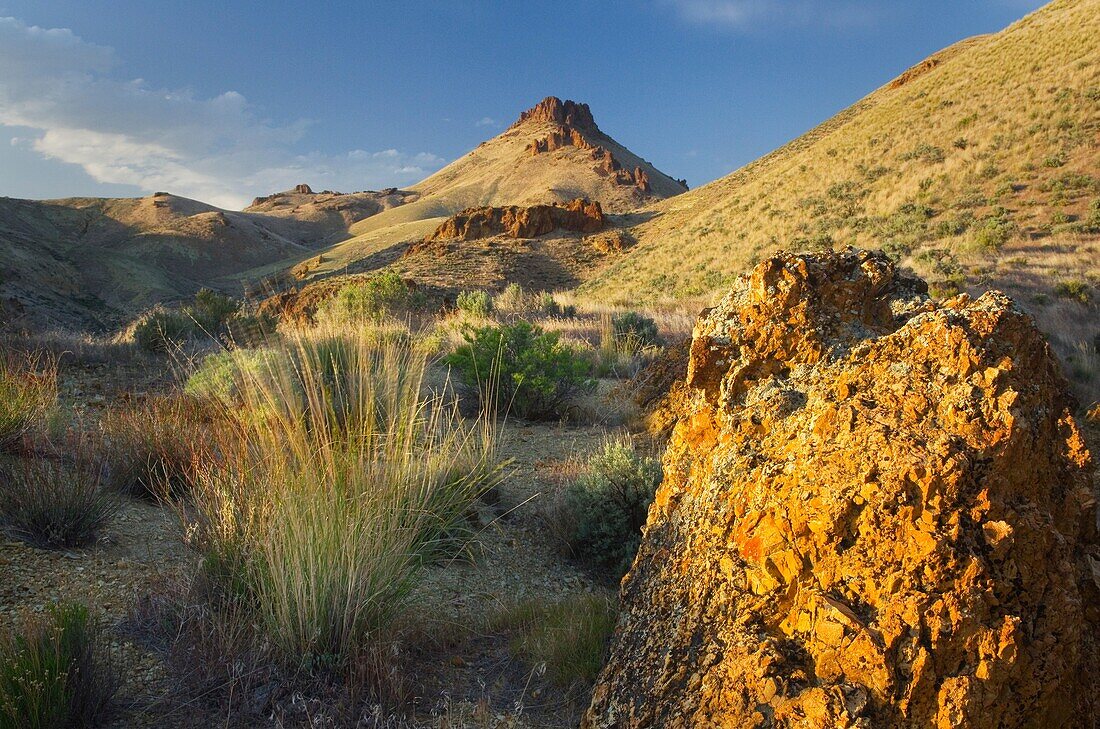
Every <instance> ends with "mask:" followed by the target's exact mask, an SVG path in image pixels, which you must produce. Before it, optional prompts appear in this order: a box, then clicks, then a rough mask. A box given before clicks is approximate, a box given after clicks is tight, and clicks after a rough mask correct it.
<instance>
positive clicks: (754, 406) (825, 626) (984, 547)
mask: <svg viewBox="0 0 1100 729" xmlns="http://www.w3.org/2000/svg"><path fill="white" fill-rule="evenodd" d="M924 290H925V287H924V286H923V284H922V283H921V282H920V281H919V280H917V279H915V278H910V277H907V276H905V275H902V274H900V273H899V272H898V271H896V270H895V268H894V266H893V265H892V264H891V262H890V261H889V259H888V258H886V256H884V255H882V254H879V253H867V252H862V251H855V250H851V249H849V250H848V251H846V252H844V253H839V254H827V255H789V254H779V255H776V256H775V257H773V258H770V259H768V260H766V261H764V262H763V263H761V264H760V265H758V266H757V267H756V268H755V269H754V270H753V271H752V273H751V274H750V275H748V276H746V277H742V278H741V279H740V280H739V281H738V283H737V284H736V285H735V287H734V289H733V291H732V292H731V293H730V294H729V295H727V296H726V298H725V299H724V300H723V301H722V302H721V303H720V304H719V305H718V306H717V307H715V308H714V309H712V310H709V311H708V312H704V315H703V317H702V318H701V319H700V320H699V322H698V323H697V324H696V327H695V332H694V337H693V342H692V345H691V355H690V360H689V364H688V376H687V388H686V389H687V392H686V393H685V394H684V397H685V403H684V404H683V409H682V410H681V413H682V414H681V417H680V420H679V422H678V424H677V425H676V428H675V431H674V433H673V437H672V441H671V443H670V445H669V450H668V452H667V454H666V457H665V464H664V466H665V481H664V483H663V484H662V485H661V487H660V489H659V491H658V493H657V496H656V500H655V502H654V505H653V507H652V508H651V510H650V513H649V520H648V524H647V525H646V531H645V535H644V540H643V545H642V548H641V550H640V552H639V554H638V557H637V559H636V561H635V563H634V566H633V569H632V570H631V572H630V573H629V574H628V575H627V577H626V578H624V580H623V585H622V606H623V609H622V614H621V617H620V623H619V627H618V631H617V634H616V637H615V639H614V643H613V646H612V653H611V657H610V660H609V663H608V664H607V666H606V668H605V669H604V672H603V674H602V676H601V678H600V681H599V683H598V684H597V687H596V691H595V695H594V698H593V702H592V705H591V708H590V709H589V712H588V714H587V716H586V718H585V721H584V726H586V727H642V726H646V727H656V726H661V727H701V726H730V727H750V726H774V727H794V726H799V727H821V728H822V729H824V728H825V727H849V726H852V727H868V728H869V727H876V728H877V727H916V726H920V727H940V728H942V729H947V728H948V727H983V728H984V727H1023V726H1043V727H1064V726H1089V727H1096V726H1098V725H1100V718H1098V717H1100V713H1098V709H1100V707H1098V706H1097V697H1096V693H1097V692H1096V687H1097V686H1098V685H1100V666H1098V649H1097V641H1098V640H1100V631H1098V629H1100V613H1098V607H1097V606H1098V604H1100V589H1098V585H1097V581H1098V580H1100V549H1098V542H1097V514H1096V494H1095V492H1094V490H1093V488H1092V487H1091V486H1090V472H1091V463H1090V457H1089V454H1088V452H1087V450H1086V448H1085V445H1084V442H1083V441H1082V438H1081V435H1080V433H1079V431H1078V428H1077V424H1076V423H1075V422H1074V419H1073V418H1072V417H1071V415H1070V409H1071V404H1072V403H1071V401H1070V398H1069V396H1068V395H1067V394H1066V382H1065V379H1064V377H1063V376H1062V374H1061V372H1060V370H1059V366H1058V364H1057V362H1056V360H1055V359H1054V356H1053V355H1052V353H1051V350H1050V348H1049V346H1048V345H1047V343H1046V342H1045V341H1044V339H1043V337H1042V336H1041V335H1040V334H1039V332H1038V331H1037V330H1036V328H1035V326H1034V325H1033V323H1032V321H1031V319H1030V318H1029V317H1028V316H1026V315H1025V314H1023V313H1021V312H1020V311H1019V310H1017V309H1016V308H1015V307H1014V306H1013V304H1012V302H1011V301H1010V300H1009V299H1008V298H1007V297H1005V296H1004V295H1003V294H1000V293H998V292H990V293H987V294H985V295H983V296H982V297H980V298H979V299H977V300H971V299H970V298H969V297H967V296H965V295H962V296H958V297H955V298H953V299H949V300H947V301H943V302H939V303H933V302H931V301H929V300H928V298H927V297H926V296H925V295H924V294H923V291H924Z"/></svg>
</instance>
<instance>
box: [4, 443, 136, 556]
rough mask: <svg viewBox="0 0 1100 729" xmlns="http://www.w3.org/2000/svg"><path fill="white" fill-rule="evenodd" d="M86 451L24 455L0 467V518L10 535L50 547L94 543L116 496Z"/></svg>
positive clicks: (112, 509)
mask: <svg viewBox="0 0 1100 729" xmlns="http://www.w3.org/2000/svg"><path fill="white" fill-rule="evenodd" d="M89 450H90V449H87V448H85V447H82V446H78V447H77V449H76V456H75V458H72V459H62V458H35V459H22V460H21V461H20V462H18V463H16V464H14V465H10V466H8V467H6V468H4V469H3V470H2V471H0V522H2V523H3V525H4V526H5V527H6V528H7V530H8V531H9V532H10V533H12V534H13V535H15V536H17V537H19V538H21V539H24V540H25V541H27V542H29V543H31V544H34V545H36V546H39V547H44V548H48V549H70V548H73V547H82V546H85V545H87V544H90V543H91V542H93V541H95V539H96V536H97V535H98V534H99V532H100V531H101V529H102V528H103V526H104V524H106V522H107V520H108V519H110V517H111V515H112V514H114V513H115V511H116V510H117V508H118V499H117V497H116V495H115V494H114V493H112V492H110V491H109V490H108V489H106V488H105V486H104V478H103V475H104V469H103V466H102V464H101V463H100V462H99V461H98V460H96V459H95V458H94V457H93V456H92V454H91V453H90V452H89Z"/></svg>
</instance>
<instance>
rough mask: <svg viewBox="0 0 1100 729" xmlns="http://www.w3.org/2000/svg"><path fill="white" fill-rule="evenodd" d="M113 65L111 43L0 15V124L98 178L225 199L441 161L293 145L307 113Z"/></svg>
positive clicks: (414, 169) (373, 177) (419, 170)
mask: <svg viewBox="0 0 1100 729" xmlns="http://www.w3.org/2000/svg"><path fill="white" fill-rule="evenodd" d="M118 65H119V64H118V60H117V58H116V56H115V53H114V51H113V50H112V49H110V48H107V47H105V46H99V45H95V44H92V43H88V42H86V41H84V40H82V39H81V38H79V37H78V36H76V35H75V34H73V32H72V31H70V30H68V29H64V28H52V29H44V28H38V27H35V26H28V25H25V24H24V23H22V22H21V21H19V20H18V19H16V18H3V17H0V126H12V127H16V126H17V127H23V128H26V129H28V130H31V132H32V133H37V135H38V136H36V137H34V138H33V139H31V140H30V141H29V142H28V141H27V140H23V141H22V142H21V144H28V143H29V145H30V146H31V148H33V149H34V150H36V151H37V152H38V153H40V154H42V155H44V156H46V157H48V158H51V159H57V160H61V161H63V162H68V163H71V164H76V165H79V166H80V167H82V168H83V169H84V171H85V172H87V173H88V174H89V175H90V176H91V177H92V178H93V179H95V180H96V181H98V182H105V183H121V184H128V185H135V186H137V187H140V188H142V189H144V190H146V191H149V192H151V191H153V190H169V191H172V192H174V193H177V194H180V195H186V196H189V197H196V198H199V199H202V200H205V201H208V202H212V203H214V204H218V205H222V206H226V207H240V206H241V205H243V204H245V203H246V202H247V201H248V200H249V199H251V198H252V197H253V196H255V195H257V194H266V193H268V192H272V191H274V190H281V189H285V188H288V187H290V186H292V185H294V184H296V183H298V182H308V183H309V184H310V185H312V186H313V187H314V188H315V189H320V188H332V189H343V190H358V189H364V188H368V187H386V186H390V185H403V184H408V183H411V182H415V181H416V180H417V179H419V178H420V177H422V176H424V175H425V174H427V173H428V172H430V171H432V170H434V169H436V168H438V167H440V166H441V165H442V163H443V160H442V159H440V158H438V157H436V156H435V155H432V154H428V153H423V152H422V153H412V154H410V153H404V152H400V151H398V150H394V149H388V150H384V151H382V152H369V151H365V150H359V149H357V150H352V151H350V152H347V153H345V154H336V155H332V154H322V153H319V152H309V153H302V152H300V151H299V150H298V147H300V146H301V145H302V143H303V141H304V136H305V133H306V130H307V127H308V122H306V121H296V122H293V123H290V124H277V123H274V122H272V121H270V120H266V119H263V118H261V117H260V116H258V114H257V110H256V109H255V108H254V107H252V106H251V105H250V104H249V103H248V101H247V99H245V97H244V96H243V95H241V94H240V93H238V92H236V91H226V92H225V93H222V94H220V95H218V96H215V97H211V98H201V97H198V96H196V95H195V94H194V93H192V92H191V91H188V90H169V89H159V88H156V87H153V86H150V85H149V84H148V83H146V82H145V81H143V80H142V79H132V80H123V79H119V78H117V77H116V76H114V75H112V74H113V72H114V71H115V70H116V69H117V68H118ZM21 134H23V135H24V136H25V131H24V132H21Z"/></svg>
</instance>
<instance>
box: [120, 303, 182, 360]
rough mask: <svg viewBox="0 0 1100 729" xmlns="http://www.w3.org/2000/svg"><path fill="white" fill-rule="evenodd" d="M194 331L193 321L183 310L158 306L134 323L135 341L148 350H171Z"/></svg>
mask: <svg viewBox="0 0 1100 729" xmlns="http://www.w3.org/2000/svg"><path fill="white" fill-rule="evenodd" d="M193 333H194V324H193V322H192V321H191V320H190V319H188V318H187V317H186V316H184V315H183V314H182V313H181V312H178V311H172V310H170V309H165V308H156V309H153V310H152V311H150V312H149V313H147V314H145V315H144V316H143V317H141V319H139V320H138V322H137V324H135V325H134V343H135V344H137V346H138V347H140V348H141V349H143V350H145V351H146V352H169V351H171V350H172V349H174V348H175V347H178V346H179V345H180V344H182V343H183V342H185V341H187V340H188V339H189V338H190V337H191V335H192V334H193Z"/></svg>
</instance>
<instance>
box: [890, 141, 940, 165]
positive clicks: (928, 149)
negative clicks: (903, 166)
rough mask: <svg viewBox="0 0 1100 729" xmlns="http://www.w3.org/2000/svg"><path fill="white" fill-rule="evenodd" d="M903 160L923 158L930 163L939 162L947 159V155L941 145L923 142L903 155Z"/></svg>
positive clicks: (922, 159)
mask: <svg viewBox="0 0 1100 729" xmlns="http://www.w3.org/2000/svg"><path fill="white" fill-rule="evenodd" d="M901 159H902V160H903V161H906V162H908V161H910V160H917V159H919V160H921V161H923V162H927V163H929V164H938V163H940V162H943V161H944V160H945V159H947V155H945V154H944V152H943V150H942V149H940V148H939V147H935V146H933V145H931V144H927V143H923V142H922V143H921V144H918V145H917V146H916V147H914V148H913V149H911V150H910V151H908V152H906V153H905V154H903V155H901Z"/></svg>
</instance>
